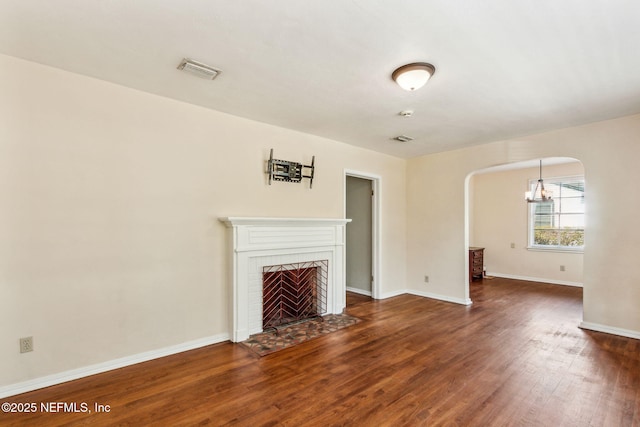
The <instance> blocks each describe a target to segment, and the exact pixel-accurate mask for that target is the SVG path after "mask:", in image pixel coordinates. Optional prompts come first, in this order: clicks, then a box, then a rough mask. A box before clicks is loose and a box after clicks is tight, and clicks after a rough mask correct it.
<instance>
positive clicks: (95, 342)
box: [0, 56, 406, 388]
mask: <svg viewBox="0 0 640 427" xmlns="http://www.w3.org/2000/svg"><path fill="white" fill-rule="evenodd" d="M210 90H211V91H212V96H215V90H216V89H215V86H214V85H212V86H211V87H210ZM0 93H2V96H0V123H1V125H0V235H1V236H2V239H1V243H0V294H1V295H2V296H1V297H0V324H1V325H3V327H2V328H0V360H2V362H3V364H2V367H1V368H0V388H1V387H2V386H6V385H10V384H14V383H18V382H23V381H26V380H30V379H34V378H40V377H43V376H46V375H49V374H55V373H59V372H63V371H68V370H72V369H79V368H82V367H85V366H88V365H92V364H98V363H103V362H106V361H110V360H114V359H117V358H123V357H128V356H132V355H136V354H140V353H143V352H149V351H154V350H156V349H162V348H166V347H170V346H176V345H180V344H182V343H186V342H191V341H195V340H201V339H205V340H206V339H214V340H215V339H222V338H224V336H225V335H226V334H227V333H228V330H229V324H228V317H229V312H228V307H229V298H230V295H229V282H228V280H227V277H228V274H229V268H228V261H229V260H228V255H227V254H228V247H227V245H226V244H227V232H228V230H227V229H226V228H225V227H224V226H223V224H222V223H219V221H218V220H217V218H218V217H222V216H275V217H329V218H341V217H342V216H343V213H344V194H343V192H344V169H351V170H359V171H363V172H369V173H372V174H376V175H379V176H381V177H382V181H381V182H382V186H381V194H382V207H381V218H382V233H381V248H382V251H383V253H382V256H381V259H382V265H381V272H382V278H381V281H380V286H381V288H382V290H383V292H385V293H393V292H397V291H399V290H402V289H404V284H405V279H404V275H405V271H406V270H405V259H404V258H405V250H406V240H405V236H406V229H405V224H404V221H403V220H400V221H398V218H401V219H403V218H405V216H406V212H405V206H406V200H405V188H406V183H405V165H406V162H405V161H404V160H401V159H397V158H394V157H390V156H386V155H382V154H378V153H374V152H371V151H367V150H363V149H359V148H355V147H352V146H349V145H345V144H342V143H338V142H335V141H331V140H327V139H323V138H319V137H315V136H311V135H307V134H302V133H298V132H293V131H290V130H287V129H282V128H278V127H274V126H270V125H266V124H262V123H257V122H254V121H250V120H246V119H242V118H238V117H234V116H230V115H226V114H223V113H218V112H214V111H210V110H207V109H204V108H199V107H196V106H193V105H189V104H185V103H181V102H177V101H173V100H169V99H165V98H161V97H157V96H153V95H149V94H146V93H143V92H139V91H136V90H132V89H128V88H124V87H120V86H117V85H113V84H110V83H106V82H102V81H99V80H95V79H90V78H86V77H82V76H78V75H74V74H71V73H67V72H65V71H61V70H56V69H53V68H48V67H43V66H40V65H37V64H33V63H29V62H25V61H21V60H18V59H14V58H10V57H6V56H0ZM270 148H274V149H275V154H276V156H277V157H278V158H284V159H287V160H295V161H300V162H303V163H307V162H309V161H310V160H311V156H312V155H315V156H316V165H317V170H316V179H315V180H314V183H313V189H312V190H310V189H309V188H308V182H304V183H303V184H291V183H282V182H277V183H274V184H273V185H271V186H269V185H267V180H266V175H265V173H264V169H265V160H266V159H267V158H268V156H269V149H270ZM391 255H392V256H391ZM24 336H33V337H34V346H35V351H34V352H32V353H28V354H22V355H21V354H19V353H18V339H19V338H20V337H24Z"/></svg>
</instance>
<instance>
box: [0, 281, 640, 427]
mask: <svg viewBox="0 0 640 427" xmlns="http://www.w3.org/2000/svg"><path fill="white" fill-rule="evenodd" d="M471 297H472V300H473V301H474V303H473V305H471V306H469V307H465V306H461V305H456V304H451V303H445V302H440V301H436V300H431V299H427V298H421V297H417V296H410V295H403V296H398V297H394V298H390V299H386V300H382V301H375V300H370V299H368V298H365V297H362V296H358V295H353V294H350V295H349V296H348V310H347V311H348V313H350V314H352V315H354V316H357V317H359V318H361V319H362V322H360V323H359V324H357V325H355V326H351V327H349V328H346V329H343V330H340V331H338V332H334V333H332V334H329V335H326V336H324V337H321V338H318V339H315V340H313V341H309V342H307V343H303V344H300V345H298V346H296V347H293V348H290V349H287V350H283V351H280V352H278V353H274V354H272V355H269V356H266V357H263V358H259V357H258V356H256V355H255V354H253V353H252V352H251V351H249V350H248V349H247V348H245V347H244V346H243V345H240V344H231V343H222V344H218V345H213V346H209V347H205V348H201V349H198V350H194V351H189V352H185V353H181V354H178V355H175V356H170V357H166V358H163V359H158V360H154V361H150V362H146V363H142V364H138V365H135V366H130V367H126V368H123V369H119V370H117V371H112V372H108V373H104V374H100V375H95V376H93V377H89V378H85V379H81V380H77V381H73V382H70V383H66V384H61V385H58V386H54V387H50V388H47V389H43V390H39V391H35V392H31V393H27V394H23V395H20V396H15V397H13V398H8V399H3V400H2V401H3V402H5V401H9V402H35V403H37V404H38V405H40V403H41V402H66V403H73V402H75V403H77V404H78V405H80V404H81V403H83V402H84V403H86V404H87V405H88V407H89V409H92V410H93V409H94V406H93V405H94V404H95V403H99V404H104V405H109V406H110V412H108V413H96V412H92V413H54V414H51V413H49V414H43V413H37V414H3V413H0V424H1V425H14V424H15V425H38V426H46V425H61V424H70V425H76V424H78V425H80V424H82V425H84V424H91V425H130V426H146V425H171V426H176V425H212V426H220V425H240V426H275V425H285V426H332V425H348V426H392V425H393V426H404V425H406V426H422V425H425V426H426V425H428V426H440V425H442V426H511V425H514V426H515V425H518V426H519V425H526V426H554V427H555V426H563V427H564V426H615V427H619V426H640V341H638V340H633V339H628V338H622V337H617V336H613V335H607V334H602V333H597V332H590V331H586V330H581V329H579V328H578V326H577V325H578V324H579V322H580V321H581V316H582V303H581V301H582V290H581V289H580V288H573V287H566V286H558V285H547V284H540V283H532V282H519V281H514V280H506V279H498V278H495V279H493V280H487V279H485V280H484V281H482V282H475V283H474V284H473V285H472V287H471Z"/></svg>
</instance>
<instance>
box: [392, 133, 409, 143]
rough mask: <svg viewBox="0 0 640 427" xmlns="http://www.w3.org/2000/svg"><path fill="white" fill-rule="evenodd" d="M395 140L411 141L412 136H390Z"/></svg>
mask: <svg viewBox="0 0 640 427" xmlns="http://www.w3.org/2000/svg"><path fill="white" fill-rule="evenodd" d="M392 139H394V140H395V141H400V142H409V141H413V138H411V137H410V136H407V135H399V136H396V137H395V138H392Z"/></svg>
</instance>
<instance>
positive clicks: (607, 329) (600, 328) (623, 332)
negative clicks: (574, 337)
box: [580, 322, 640, 340]
mask: <svg viewBox="0 0 640 427" xmlns="http://www.w3.org/2000/svg"><path fill="white" fill-rule="evenodd" d="M580 327H581V328H582V329H589V330H591V331H596V332H604V333H605V334H612V335H620V336H621V337H627V338H635V339H637V340H640V332H638V331H632V330H629V329H622V328H614V327H613V326H606V325H600V324H598V323H590V322H581V323H580Z"/></svg>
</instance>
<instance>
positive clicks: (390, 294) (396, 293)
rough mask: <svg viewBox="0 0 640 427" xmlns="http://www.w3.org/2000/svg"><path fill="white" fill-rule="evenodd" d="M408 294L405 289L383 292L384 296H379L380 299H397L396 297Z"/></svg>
mask: <svg viewBox="0 0 640 427" xmlns="http://www.w3.org/2000/svg"><path fill="white" fill-rule="evenodd" d="M408 293H409V291H408V290H406V289H402V290H399V291H392V292H385V293H384V294H382V295H380V299H387V298H393V297H397V296H400V295H404V294H408Z"/></svg>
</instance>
